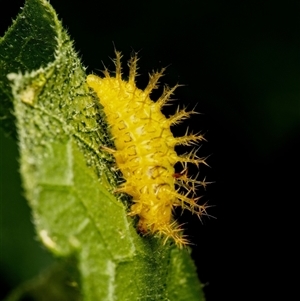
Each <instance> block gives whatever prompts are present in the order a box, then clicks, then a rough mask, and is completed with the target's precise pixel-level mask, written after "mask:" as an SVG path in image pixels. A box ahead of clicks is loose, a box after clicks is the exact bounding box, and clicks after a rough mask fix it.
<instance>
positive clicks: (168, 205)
mask: <svg viewBox="0 0 300 301" xmlns="http://www.w3.org/2000/svg"><path fill="white" fill-rule="evenodd" d="M137 60H138V59H137V56H133V57H132V58H131V60H130V61H129V68H130V73H129V79H128V81H125V80H123V79H122V73H121V54H120V53H119V52H117V51H116V60H115V65H116V75H115V77H111V76H110V74H109V72H108V71H107V70H105V71H104V78H100V77H98V76H96V75H88V77H87V84H88V86H89V87H90V88H92V89H93V90H94V91H95V92H96V94H97V96H98V98H99V100H100V103H101V104H102V105H103V107H104V112H105V114H106V117H107V121H108V123H109V125H110V131H111V134H112V136H113V138H114V144H115V148H116V150H114V151H113V150H109V149H108V151H111V152H112V153H113V155H114V157H115V160H116V164H117V167H118V168H119V169H120V171H121V172H122V174H123V177H124V180H125V182H124V183H123V184H122V185H121V186H120V187H118V189H117V192H122V193H126V194H128V195H130V196H131V197H132V200H133V205H132V206H131V208H130V215H131V216H135V215H138V216H139V223H138V228H139V231H140V232H141V233H144V234H147V233H153V234H160V235H161V236H162V237H163V238H164V243H165V242H166V241H167V240H168V238H172V239H173V240H174V241H175V243H176V244H177V245H178V246H179V247H182V246H183V245H186V244H188V241H187V239H186V238H185V237H184V236H183V235H182V229H181V228H180V227H179V226H178V225H177V223H176V221H174V219H173V215H172V211H173V209H174V208H175V207H182V208H183V209H188V210H190V211H191V212H193V213H195V214H197V215H198V216H199V217H200V216H201V215H203V214H205V213H206V211H205V209H206V206H205V205H198V204H197V203H196V201H197V199H195V198H194V194H195V187H196V186H199V185H205V183H204V182H200V181H197V180H195V179H192V178H189V177H188V176H187V170H186V169H184V171H183V172H181V173H177V174H175V169H174V165H175V163H176V162H181V163H182V164H183V166H186V165H187V163H192V164H196V165H197V166H198V164H200V163H205V161H204V159H203V158H198V157H197V156H196V154H195V151H192V152H190V153H189V154H187V155H184V156H178V155H177V153H176V151H175V149H174V147H175V146H176V145H179V144H183V145H190V144H195V143H197V142H198V141H201V140H203V136H201V135H196V134H187V135H185V136H183V137H176V138H175V137H174V136H173V134H172V132H171V130H170V127H171V126H172V125H173V124H177V123H179V122H180V121H181V120H183V119H186V118H187V117H188V116H189V115H190V114H191V113H194V112H193V111H192V112H186V111H185V110H182V111H178V112H177V113H176V114H175V115H173V116H171V117H170V118H166V117H165V116H164V115H163V114H162V112H161V108H162V106H163V105H165V104H166V103H167V102H168V100H169V99H170V96H171V95H172V93H173V92H174V90H175V89H176V87H177V86H175V87H174V88H167V87H165V89H164V92H163V93H162V95H161V97H160V98H159V99H158V101H157V102H153V101H152V100H151V99H150V93H151V91H152V90H153V89H155V88H157V84H158V80H159V78H160V77H161V76H162V75H163V71H164V70H162V71H161V72H156V73H153V74H152V75H150V80H149V83H148V86H147V87H146V88H145V90H144V91H143V90H140V89H138V88H137V87H136V84H135V77H136V70H137Z"/></svg>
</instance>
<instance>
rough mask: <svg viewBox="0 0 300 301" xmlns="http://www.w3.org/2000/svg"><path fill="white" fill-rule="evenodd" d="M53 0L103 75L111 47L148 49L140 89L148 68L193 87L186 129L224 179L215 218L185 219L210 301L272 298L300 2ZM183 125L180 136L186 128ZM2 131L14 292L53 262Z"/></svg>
mask: <svg viewBox="0 0 300 301" xmlns="http://www.w3.org/2000/svg"><path fill="white" fill-rule="evenodd" d="M12 2H13V3H11V4H10V5H11V7H10V8H8V7H7V4H4V3H3V1H1V4H0V20H1V31H0V35H3V34H4V32H5V29H6V28H7V27H8V26H9V25H10V24H11V19H12V18H15V17H16V15H17V13H18V11H19V7H20V6H22V5H23V4H22V3H23V1H12ZM51 4H52V5H53V7H54V8H55V9H56V11H57V12H58V14H59V17H60V19H62V21H63V24H64V26H65V27H66V28H68V31H69V34H70V35H71V37H72V39H74V40H75V48H76V49H77V50H78V52H79V53H80V56H81V57H82V61H83V62H84V64H85V65H86V66H87V67H88V71H89V72H92V71H93V72H96V73H99V74H100V72H99V71H98V70H102V69H103V65H102V61H103V62H104V64H105V65H106V66H107V67H108V68H109V69H111V70H112V69H113V64H112V62H111V61H110V59H109V57H114V52H113V51H114V50H113V49H114V46H113V43H114V45H115V47H116V48H117V49H118V50H120V51H122V53H123V54H124V62H125V61H126V60H127V59H128V58H129V57H130V54H131V52H132V50H134V51H139V56H140V62H139V67H140V69H139V72H140V74H141V76H140V77H139V79H138V85H140V87H144V86H145V85H146V83H147V79H148V72H151V71H152V70H159V69H160V68H162V67H165V66H168V68H167V72H166V75H165V76H164V78H163V80H162V82H163V83H167V84H169V85H171V86H172V85H174V84H176V83H177V82H179V83H180V84H184V85H185V86H184V87H181V88H179V89H178V91H177V92H176V94H175V97H176V98H177V99H178V101H177V102H176V103H177V104H180V105H181V106H188V108H190V109H192V108H193V107H194V106H195V105H196V110H197V111H198V112H201V113H202V115H195V116H193V118H192V120H191V122H190V123H185V126H187V125H189V127H190V129H193V130H194V131H195V132H197V131H198V130H201V131H202V132H203V133H205V137H206V139H207V141H208V142H205V143H204V144H203V146H202V148H201V149H200V151H199V155H201V156H206V155H211V156H210V157H209V158H208V160H207V162H208V164H209V165H210V166H211V168H205V167H201V168H200V177H202V178H203V177H204V176H206V178H207V180H208V181H215V183H214V184H212V185H210V186H209V187H208V188H207V190H206V191H205V192H201V194H203V195H204V197H203V200H204V201H207V200H209V204H211V205H214V206H215V207H212V208H211V209H210V210H209V213H210V214H211V215H213V216H215V217H216V218H217V219H213V218H211V219H208V218H204V219H203V224H201V223H200V222H199V220H198V219H197V218H196V217H191V216H190V215H189V214H184V215H183V216H182V217H181V220H182V222H187V221H188V224H187V225H186V227H187V233H188V234H189V235H190V237H191V239H192V242H193V243H194V245H193V246H192V249H193V252H192V256H193V258H194V260H195V262H196V264H197V268H198V274H199V278H200V280H201V281H202V282H203V283H204V284H206V286H205V288H204V291H205V293H206V297H207V301H211V300H224V299H226V300H231V299H233V298H235V297H236V298H237V299H239V300H244V299H245V297H246V296H249V294H254V295H255V296H256V297H264V296H265V297H267V296H268V290H269V289H270V290H271V287H273V286H274V284H275V285H276V283H273V282H272V283H270V282H269V280H270V279H269V275H272V274H274V275H278V279H277V281H278V282H279V283H282V281H283V280H282V279H281V278H280V274H278V270H279V269H280V268H281V266H282V265H284V264H283V263H282V262H281V263H280V262H279V260H278V258H277V256H274V252H278V248H280V247H282V245H283V244H286V243H287V241H288V238H287V233H286V232H285V231H284V230H283V229H284V227H282V219H284V218H285V214H286V213H288V212H289V211H292V210H291V207H292V206H293V205H294V203H295V201H296V200H297V198H298V199H299V197H298V196H297V195H296V194H293V191H294V188H295V187H296V185H295V184H296V180H297V177H298V174H297V173H298V172H296V167H297V165H299V159H298V157H297V155H299V151H300V149H299V144H297V142H299V137H300V135H299V134H300V89H299V87H300V85H299V80H300V72H299V68H300V58H299V50H300V45H299V44H300V43H299V29H300V26H299V13H300V4H299V1H236V2H234V1H221V0H212V1H207V0H206V1H191V0H186V1H182V0H181V1H177V0H173V1H171V0H153V1H84V2H83V1H82V2H75V1H71V0H64V1H59V0H52V1H51ZM125 72H126V68H125ZM175 107H176V106H175ZM171 112H172V111H165V113H166V114H170V113H171ZM185 126H179V127H177V128H176V129H175V130H174V132H175V134H180V133H182V134H183V132H184V129H185ZM2 136H3V135H2V134H1V141H0V143H1V161H0V164H1V166H0V171H1V173H0V174H1V178H0V179H1V207H2V208H1V215H2V216H1V232H2V240H3V243H1V244H2V246H1V262H0V264H1V277H2V279H1V282H2V283H5V285H6V289H9V288H11V287H13V286H15V285H16V284H18V283H19V282H21V281H23V280H24V279H28V278H30V277H32V276H34V275H35V274H36V273H37V272H38V271H39V270H40V269H42V267H44V266H47V264H48V263H49V262H50V261H51V259H50V256H49V255H48V254H47V252H46V251H44V250H42V249H41V247H40V246H39V244H38V243H37V242H35V241H34V240H33V238H34V231H33V229H32V226H31V223H30V213H29V209H28V208H27V205H26V202H25V200H24V199H22V192H21V189H20V186H21V184H20V179H19V175H18V173H17V170H18V165H17V147H16V145H15V143H14V142H12V141H10V140H7V139H6V138H4V137H2ZM297 140H298V141H297ZM274 275H273V276H274ZM284 278H285V279H286V275H285V276H284ZM278 286H280V285H278ZM273 291H274V290H273ZM264 294H265V295H264ZM258 299H260V298H258Z"/></svg>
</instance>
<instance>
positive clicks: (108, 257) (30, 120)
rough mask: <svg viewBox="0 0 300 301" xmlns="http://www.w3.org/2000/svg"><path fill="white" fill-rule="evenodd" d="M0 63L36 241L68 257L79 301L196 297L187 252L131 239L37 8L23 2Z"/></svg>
mask: <svg viewBox="0 0 300 301" xmlns="http://www.w3.org/2000/svg"><path fill="white" fill-rule="evenodd" d="M16 41H17V42H16ZM0 60H1V61H0V62H1V69H0V93H1V94H0V100H1V116H2V117H1V119H2V122H3V123H2V124H3V126H4V128H5V129H6V131H9V132H11V133H13V132H14V130H13V129H12V128H11V127H12V125H13V124H15V125H16V132H17V136H18V143H19V149H20V164H21V167H20V171H21V175H22V179H23V185H24V189H25V193H26V197H27V199H28V201H29V204H30V206H31V208H32V212H33V216H34V223H35V227H36V231H37V234H38V236H39V238H40V240H41V242H42V243H43V244H44V245H45V246H46V247H47V248H48V249H49V250H50V251H51V252H52V253H53V254H54V255H56V256H58V257H61V258H75V259H76V267H77V269H78V272H79V275H80V277H79V278H78V277H77V276H76V275H77V274H76V273H74V275H73V279H72V282H73V283H75V284H76V285H78V287H79V289H80V292H81V295H82V299H83V300H122V301H123V300H190V301H193V300H204V297H203V294H202V291H201V285H200V283H199V282H198V279H197V275H196V271H195V267H194V265H193V263H192V261H191V259H190V256H189V254H188V253H189V250H188V249H184V250H179V249H177V248H176V247H175V246H174V245H171V244H169V245H168V244H167V245H165V246H163V245H162V242H161V240H160V238H158V237H151V236H149V237H141V236H139V235H138V234H137V231H136V228H135V220H134V219H132V218H131V217H129V216H128V215H127V207H128V202H129V200H128V198H127V197H126V196H117V195H114V194H113V191H114V189H115V188H116V187H117V183H118V181H119V180H120V177H119V174H117V173H116V172H115V171H114V169H113V167H114V161H113V158H112V157H111V156H110V155H109V154H108V153H106V152H104V151H102V150H101V149H100V148H99V146H101V145H105V146H111V142H110V141H111V140H110V136H109V134H108V132H107V125H106V123H105V116H104V114H103V112H102V108H101V106H100V105H99V103H98V102H97V99H95V98H94V96H93V94H91V92H90V91H89V89H88V87H87V85H86V83H85V78H86V74H85V69H84V67H83V66H82V64H81V62H80V60H79V58H78V56H77V54H76V52H75V51H74V49H73V45H72V41H71V40H70V38H69V37H68V35H67V33H66V32H65V30H64V29H63V28H62V26H61V23H60V22H59V21H58V19H57V16H56V13H55V11H54V10H53V8H52V7H51V6H50V4H49V3H48V2H47V1H45V0H27V1H26V4H25V7H24V9H23V12H22V13H21V14H20V15H19V16H18V17H17V20H16V21H15V22H14V24H13V26H12V27H11V28H10V29H9V30H8V31H7V33H6V34H5V36H4V37H3V38H2V39H1V41H0ZM10 85H11V86H10ZM10 87H11V89H10ZM11 112H13V114H12V113H11ZM8 129H9V130H8ZM59 289H61V287H60V288H59Z"/></svg>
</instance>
